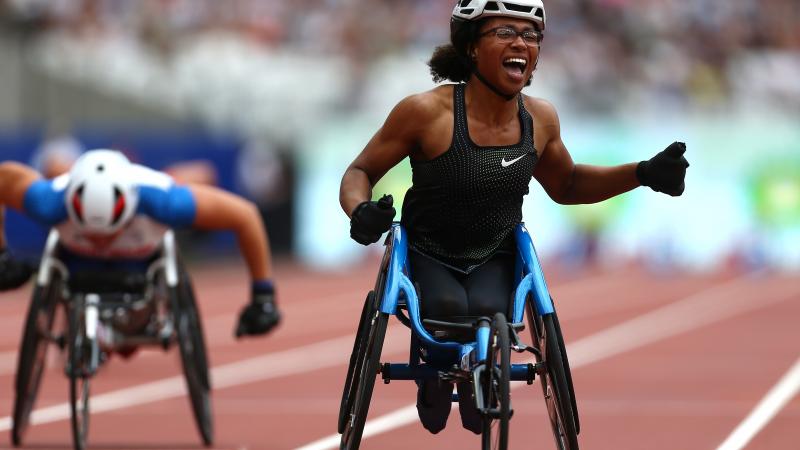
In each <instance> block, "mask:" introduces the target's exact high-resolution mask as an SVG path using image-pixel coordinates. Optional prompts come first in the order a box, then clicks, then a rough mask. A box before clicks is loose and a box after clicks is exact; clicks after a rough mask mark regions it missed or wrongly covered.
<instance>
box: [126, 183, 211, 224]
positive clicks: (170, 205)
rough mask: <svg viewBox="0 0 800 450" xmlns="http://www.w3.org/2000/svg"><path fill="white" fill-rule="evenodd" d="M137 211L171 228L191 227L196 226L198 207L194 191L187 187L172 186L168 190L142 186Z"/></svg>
mask: <svg viewBox="0 0 800 450" xmlns="http://www.w3.org/2000/svg"><path fill="white" fill-rule="evenodd" d="M137 211H138V212H140V213H142V214H145V215H147V216H149V217H151V218H153V219H155V220H157V221H159V222H161V223H163V224H164V225H168V226H170V227H176V228H177V227H190V226H192V225H193V224H194V218H195V214H196V212H197V206H196V204H195V200H194V195H192V191H191V190H190V189H189V188H188V187H186V186H170V187H169V188H168V189H167V190H163V189H159V188H157V187H153V186H140V187H139V206H138V208H137Z"/></svg>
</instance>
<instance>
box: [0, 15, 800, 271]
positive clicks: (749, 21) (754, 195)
mask: <svg viewBox="0 0 800 450" xmlns="http://www.w3.org/2000/svg"><path fill="white" fill-rule="evenodd" d="M453 3H454V2H453V0H292V1H286V0H225V1H219V0H141V1H129V0H5V2H2V3H0V47H2V45H1V44H2V43H3V40H7V41H13V42H14V45H16V46H17V48H18V49H17V50H16V54H18V55H20V56H19V59H20V60H21V61H22V63H21V65H23V66H25V67H26V68H27V69H26V70H29V71H32V72H33V73H35V74H36V76H35V77H34V76H29V75H30V73H31V72H25V71H20V73H22V74H23V75H18V78H19V82H18V84H19V86H17V87H16V88H13V87H12V88H8V85H7V84H5V83H4V86H3V87H4V88H8V89H9V90H14V91H15V92H17V91H18V92H19V94H15V95H17V101H18V102H19V103H20V104H21V105H23V106H20V107H19V108H18V109H19V110H21V111H23V112H24V111H26V107H25V106H24V105H29V104H40V105H44V106H41V107H40V108H39V110H44V109H48V108H49V109H52V110H57V111H58V114H57V116H56V117H55V118H54V117H52V114H51V116H50V117H46V118H45V123H44V124H43V126H44V127H45V128H47V127H50V126H51V125H52V124H51V123H47V122H48V121H50V122H52V121H59V122H62V123H66V124H67V125H66V126H62V127H61V128H65V129H67V130H69V128H70V127H73V128H74V127H76V126H78V125H84V123H82V122H86V121H89V122H92V121H94V123H92V124H93V125H96V124H97V123H98V122H102V121H103V120H104V119H106V118H107V117H108V116H111V115H112V113H115V112H116V111H117V110H120V109H124V108H126V107H127V108H129V109H134V106H136V107H138V106H142V107H145V109H144V111H146V112H145V113H140V117H139V119H148V118H149V119H152V118H153V117H155V118H156V120H155V121H156V122H160V123H177V124H180V123H187V122H188V123H192V124H195V123H199V124H202V125H203V126H206V127H208V128H209V129H211V130H217V131H224V132H226V133H233V134H235V135H237V136H239V137H241V140H242V142H243V143H244V144H242V146H241V147H242V148H243V150H242V151H241V152H240V153H242V154H244V155H245V156H246V157H245V158H244V159H243V160H244V161H248V160H247V158H248V157H249V158H256V159H255V160H261V159H264V158H266V159H268V160H269V159H270V158H271V157H259V156H258V155H259V154H261V153H265V154H266V153H269V152H275V151H276V150H275V149H276V148H279V149H280V150H279V151H278V153H279V154H280V155H282V156H281V157H287V155H288V159H293V160H294V161H289V163H288V164H289V165H292V164H295V163H296V164H297V165H298V166H299V173H298V176H297V179H296V180H297V181H296V183H295V187H296V188H297V189H298V190H299V191H300V192H299V194H298V197H297V199H298V200H297V201H298V202H300V203H301V204H303V205H304V207H303V208H296V209H295V210H296V211H299V213H298V214H300V216H298V217H296V218H295V219H296V221H297V223H305V224H306V225H305V226H304V227H300V228H301V229H298V228H295V233H296V234H299V235H301V236H300V241H301V246H302V242H304V241H307V242H308V243H307V245H306V247H307V249H308V250H306V253H307V254H309V255H311V256H310V258H317V259H319V253H320V249H322V248H324V249H327V250H329V251H331V252H332V256H331V258H330V260H331V261H332V264H337V263H338V261H339V260H340V258H341V252H345V253H346V252H353V251H354V248H355V246H353V245H352V243H349V242H344V241H342V240H341V239H340V238H341V236H346V230H344V229H341V228H342V227H345V228H346V226H347V224H346V223H345V220H344V217H343V215H342V214H341V212H340V211H339V210H338V205H336V202H335V200H334V199H333V197H332V194H331V193H335V192H336V189H337V187H338V180H339V178H340V177H341V173H342V171H343V170H344V165H346V163H347V162H348V161H349V160H351V159H352V156H353V154H354V152H357V151H359V150H360V148H361V147H362V146H363V145H364V143H365V142H366V141H367V139H369V135H370V134H371V133H372V132H374V130H375V128H376V127H377V126H379V125H380V123H379V122H378V120H379V118H381V117H385V115H386V113H387V112H388V109H389V108H391V106H392V105H394V104H395V103H396V102H397V101H398V100H399V99H400V98H402V97H403V96H406V95H409V94H411V93H413V92H418V91H421V90H425V89H430V88H431V87H432V86H433V84H432V82H431V79H430V76H428V74H427V68H426V67H425V65H424V64H425V62H426V61H427V59H428V58H429V56H430V54H431V52H432V50H433V48H434V47H435V46H437V45H440V44H444V43H446V42H447V41H448V33H449V28H448V21H449V16H450V13H451V11H452V7H453ZM545 5H546V8H547V17H548V27H547V30H546V33H545V39H544V43H543V46H542V57H541V61H540V68H539V71H538V72H537V73H536V75H535V81H534V83H533V85H532V86H531V87H530V88H526V93H529V94H531V95H537V96H541V97H544V98H547V99H548V100H551V101H552V102H553V103H554V104H556V105H557V107H558V109H559V112H560V115H561V116H562V124H564V125H565V126H564V133H565V139H568V140H569V142H570V149H571V151H572V152H573V155H574V156H576V158H575V159H576V160H578V161H585V162H593V163H600V164H604V163H617V162H620V161H630V160H636V159H633V158H637V159H641V158H642V157H643V156H644V153H642V152H646V153H647V154H649V153H650V152H651V151H654V150H657V149H658V147H659V146H661V145H667V144H668V143H669V142H671V141H672V140H674V139H676V138H677V139H687V141H690V142H691V145H690V146H689V147H690V150H689V151H690V153H691V157H690V161H691V162H692V165H693V169H691V170H690V172H689V180H688V182H687V185H689V186H690V188H689V190H688V191H687V198H685V199H684V200H683V202H682V203H680V204H678V203H674V202H673V203H674V205H673V204H669V205H667V204H666V203H662V202H661V200H660V199H655V198H653V197H646V196H645V195H644V194H642V197H641V198H639V197H637V195H639V194H638V193H636V194H632V195H631V196H629V197H627V198H632V199H633V200H632V201H628V202H627V206H624V205H623V206H619V205H617V206H614V205H610V206H605V208H606V210H605V212H602V213H601V214H600V215H599V217H601V219H595V218H594V217H595V216H593V215H592V216H591V217H592V219H590V221H594V222H595V223H594V224H592V225H588V226H587V225H581V224H580V220H576V219H575V217H576V216H577V215H574V214H573V217H572V218H569V219H568V220H569V221H571V225H570V226H569V227H567V226H564V225H563V224H562V223H558V222H556V223H553V224H551V226H550V228H552V229H554V230H565V229H578V231H576V233H577V234H580V233H585V232H586V230H587V229H588V230H589V232H590V233H600V234H604V233H605V234H608V240H609V241H610V242H614V243H617V244H618V243H620V242H622V241H624V240H625V239H628V240H631V243H630V244H625V245H627V246H630V247H632V248H636V249H637V250H635V251H636V252H640V253H641V252H650V253H652V252H653V251H652V248H651V249H645V250H642V248H640V247H642V245H651V244H650V243H653V242H655V241H657V240H658V239H659V238H654V237H653V236H663V237H664V238H663V240H662V242H661V244H658V245H661V247H665V248H666V247H669V246H672V245H674V246H677V248H676V249H674V250H669V251H675V252H680V251H682V252H684V253H686V254H691V252H698V250H697V249H698V248H702V249H706V250H707V251H706V250H704V251H706V252H707V253H708V255H709V256H705V257H699V256H691V257H690V258H700V259H703V258H705V260H708V261H710V260H714V261H719V260H721V259H724V258H725V257H726V256H725V255H729V254H731V253H736V252H742V251H743V250H742V248H744V247H748V246H749V247H758V248H757V249H755V250H753V249H752V248H749V249H747V248H746V249H745V250H744V251H746V252H747V253H748V254H750V255H757V254H758V253H759V252H764V251H766V252H773V253H775V254H781V255H783V254H784V253H786V251H787V250H786V249H787V248H800V245H794V244H797V243H798V242H800V175H798V174H799V173H800V157H798V155H800V148H798V144H797V142H798V141H800V136H798V134H799V133H800V132H798V129H797V127H796V123H797V122H798V121H800V83H798V82H797V77H798V74H800V26H798V24H799V23H800V3H798V1H797V0H768V1H764V0H736V1H730V0H693V1H686V0H545ZM0 50H2V48H0ZM6 60H7V61H8V59H6ZM3 70H4V69H3V68H2V67H0V75H2V76H5V75H7V74H9V73H10V72H8V71H6V72H3ZM37 77H38V78H37ZM43 77H46V78H47V79H48V80H50V81H48V83H50V84H49V86H53V84H52V80H58V81H59V83H61V84H57V85H56V86H57V87H56V88H46V87H42V86H40V85H39V84H38V83H40V82H41V80H42V79H43ZM74 86H80V87H81V89H83V90H82V91H80V92H79V94H77V95H78V96H77V97H76V95H72V96H71V97H70V96H66V97H63V96H62V97H59V95H58V93H59V92H60V91H62V90H64V91H66V90H69V89H72V87H74ZM89 92H97V93H98V95H101V96H104V97H109V98H113V99H114V102H115V103H114V104H113V106H112V107H111V108H106V109H104V110H103V112H101V113H99V114H96V115H95V116H94V117H85V116H81V114H85V113H86V111H87V110H88V109H89V108H86V107H81V108H75V107H73V105H72V104H71V103H70V102H72V101H76V102H77V103H81V102H84V103H85V102H86V99H87V98H88V97H89V95H88V93H89ZM7 94H8V92H6V93H5V94H4V93H3V92H1V91H0V100H2V99H5V98H9V95H7ZM11 97H13V96H11ZM74 99H80V101H77V100H74ZM0 103H4V104H6V105H11V104H13V101H10V102H9V101H6V100H2V101H0ZM61 103H66V104H68V106H66V107H62V108H57V106H58V105H59V104H61ZM2 108H3V107H2V106H0V117H3V114H2V110H3V109H2ZM27 110H28V111H31V110H33V111H37V109H36V108H30V107H28V108H27ZM23 119H25V120H31V119H33V120H34V121H36V120H37V119H41V117H30V114H28V116H26V117H24V118H23ZM134 122H135V121H134ZM576 124H577V126H576ZM12 125H14V124H12ZM133 126H135V125H133ZM765 126H769V127H771V130H770V131H769V132H768V133H763V130H764V129H765V128H764V127H765ZM306 141H309V142H306ZM654 146H655V147H654ZM254 149H255V150H254ZM258 149H264V150H263V151H261V150H258ZM247 155H250V156H247ZM253 155H255V156H253ZM762 159H763V160H764V161H761V160H762ZM237 164H239V165H240V166H243V167H245V168H247V167H256V165H255V164H250V163H241V161H240V162H239V163H237ZM260 164H262V165H263V166H264V167H272V166H274V164H272V163H271V162H269V161H267V162H263V163H260ZM775 167H778V168H780V169H781V170H778V171H776V170H774V168H775ZM259 170H260V169H259ZM221 172H222V173H221V176H222V177H223V179H224V177H225V173H224V171H221ZM251 172H252V170H251ZM779 172H780V173H782V174H779ZM254 173H255V172H254ZM258 173H261V172H258ZM258 173H255V175H251V176H244V175H242V174H239V175H236V176H235V177H236V178H237V179H240V180H258V179H260V178H259V176H258ZM776 174H779V175H776ZM408 175H409V174H408V173H404V174H402V175H401V176H400V177H398V179H400V180H403V181H402V182H407V181H408V179H409V176H408ZM695 176H696V178H692V177H695ZM387 178H391V177H388V176H387ZM320 180H322V181H320ZM237 182H238V181H237ZM248 183H250V182H248ZM250 184H253V183H250ZM398 186H399V187H397V188H396V189H395V190H392V189H387V191H389V192H394V193H395V194H400V195H402V186H401V185H400V184H398ZM262 190H263V189H262ZM719 193H724V194H723V195H722V196H720V195H719ZM328 197H330V198H328ZM396 197H398V195H396ZM530 197H533V199H534V201H538V198H540V197H542V195H540V194H535V195H531V196H530ZM526 202H527V200H526ZM710 204H713V205H715V207H714V212H715V216H714V217H709V218H708V220H707V222H706V223H707V225H704V226H700V225H698V224H700V223H702V222H701V221H700V220H696V219H694V217H693V216H701V215H707V213H708V211H709V206H708V205H710ZM670 205H672V206H670ZM551 206H552V205H550V204H540V205H536V208H537V209H536V216H532V215H528V213H526V218H528V217H537V220H539V218H546V217H550V216H556V215H559V214H562V215H563V214H564V213H563V212H562V211H563V209H561V210H558V211H556V210H555V209H553V210H551V209H550V208H551ZM670 207H672V208H673V209H672V210H670ZM303 211H313V212H314V214H316V215H314V216H308V217H306V216H303V215H302V214H303ZM630 211H635V213H636V214H637V215H636V217H637V219H635V220H632V219H631V216H632V214H634V213H631V212H630ZM670 211H671V212H670ZM592 214H593V213H592ZM590 215H591V214H590ZM675 217H683V218H684V221H683V223H678V224H677V225H675V226H674V227H673V228H672V229H670V228H669V227H666V226H665V225H664V223H666V222H669V221H674V218H675ZM645 218H649V220H650V224H648V223H646V222H647V221H646V220H643V219H645ZM526 220H531V219H526ZM328 222H331V223H332V224H334V225H335V226H331V223H328ZM615 222H625V223H626V224H627V225H628V226H629V225H630V224H633V223H634V222H636V226H638V227H639V231H638V232H631V231H629V230H628V229H625V231H624V232H622V231H619V230H616V231H615V228H620V227H619V226H617V225H615ZM309 223H311V224H319V225H318V226H316V228H315V227H314V226H310V225H308V224H309ZM326 225H327V226H326ZM542 226H543V227H544V225H542ZM337 227H338V228H337ZM581 227H583V228H584V230H583V231H580V228H581ZM648 227H649V228H648ZM620 229H621V228H620ZM598 230H599V231H598ZM679 230H683V231H679ZM721 230H724V231H722V232H721ZM776 230H777V231H776ZM303 233H306V234H307V238H304V237H303ZM325 233H329V234H327V235H326V234H325ZM609 233H610V234H609ZM614 233H616V234H614ZM692 233H694V234H693V235H692ZM543 234H544V235H546V234H547V233H543ZM687 235H692V236H691V237H686V236H687ZM574 238H575V236H574V235H572V236H566V237H563V236H562V237H561V239H562V240H563V239H566V240H569V239H572V240H574ZM548 240H549V239H547V238H545V241H548ZM633 240H636V242H645V243H647V244H638V243H634V242H633ZM549 241H552V242H556V241H558V239H550V240H549ZM331 242H334V243H335V244H331ZM665 242H666V244H665ZM669 242H678V244H671V243H669ZM748 242H750V243H752V242H756V244H748ZM323 244H324V245H323ZM345 247H346V248H345ZM769 248H772V249H774V250H764V249H769ZM333 249H337V250H336V251H334V250H333ZM340 250H341V252H340ZM669 251H666V250H665V251H664V252H665V253H668V252H669ZM765 258H766V259H769V258H767V257H765ZM750 259H758V258H755V257H752V256H751V257H750ZM762 259H764V258H762ZM778 259H780V260H787V261H791V262H790V263H786V264H788V265H790V266H792V267H800V250H798V251H794V253H792V255H791V256H788V257H785V256H780V258H778ZM705 260H704V261H705ZM702 264H706V262H703V263H702Z"/></svg>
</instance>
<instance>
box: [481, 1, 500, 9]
mask: <svg viewBox="0 0 800 450" xmlns="http://www.w3.org/2000/svg"><path fill="white" fill-rule="evenodd" d="M483 10H484V11H500V7H499V6H497V2H487V3H486V6H485V7H484V8H483Z"/></svg>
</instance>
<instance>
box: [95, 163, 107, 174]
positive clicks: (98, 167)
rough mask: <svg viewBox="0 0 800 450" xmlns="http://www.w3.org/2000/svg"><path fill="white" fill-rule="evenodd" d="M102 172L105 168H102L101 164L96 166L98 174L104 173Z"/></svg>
mask: <svg viewBox="0 0 800 450" xmlns="http://www.w3.org/2000/svg"><path fill="white" fill-rule="evenodd" d="M104 170H106V168H105V166H104V165H102V164H98V165H97V171H98V172H102V171H104Z"/></svg>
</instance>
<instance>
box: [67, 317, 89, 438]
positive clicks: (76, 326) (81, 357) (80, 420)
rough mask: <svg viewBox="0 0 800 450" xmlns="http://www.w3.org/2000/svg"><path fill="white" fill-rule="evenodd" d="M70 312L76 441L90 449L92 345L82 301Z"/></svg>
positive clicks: (72, 414)
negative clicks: (86, 328)
mask: <svg viewBox="0 0 800 450" xmlns="http://www.w3.org/2000/svg"><path fill="white" fill-rule="evenodd" d="M77 303H79V304H80V306H78V305H77V304H76V306H74V307H73V308H72V310H71V311H70V327H69V341H68V342H69V344H68V345H69V373H68V375H69V404H70V422H71V425H72V442H73V445H74V447H75V449H76V450H83V449H85V448H86V439H87V437H88V435H89V386H90V380H91V376H92V374H93V372H94V369H95V368H93V367H92V361H91V358H92V345H94V343H92V342H91V341H89V340H88V338H87V337H86V331H85V322H84V317H83V316H84V313H85V309H84V306H83V304H82V302H77Z"/></svg>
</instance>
